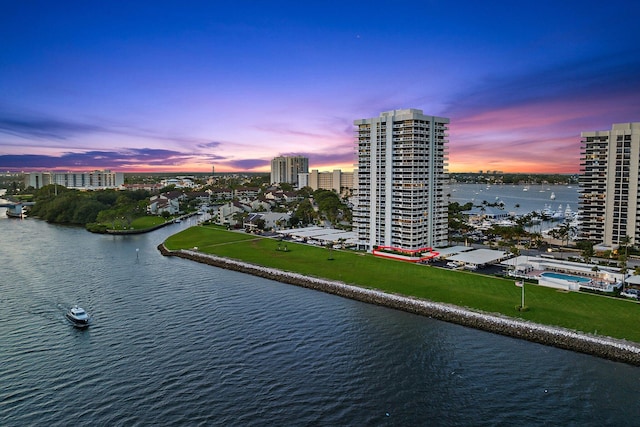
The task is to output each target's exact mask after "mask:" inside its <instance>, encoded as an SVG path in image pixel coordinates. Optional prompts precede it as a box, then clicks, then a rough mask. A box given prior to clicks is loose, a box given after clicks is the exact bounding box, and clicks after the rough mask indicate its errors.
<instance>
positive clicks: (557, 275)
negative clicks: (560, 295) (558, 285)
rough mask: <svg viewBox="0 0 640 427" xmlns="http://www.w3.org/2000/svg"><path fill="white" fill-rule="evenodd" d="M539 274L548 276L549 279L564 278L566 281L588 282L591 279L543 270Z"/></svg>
mask: <svg viewBox="0 0 640 427" xmlns="http://www.w3.org/2000/svg"><path fill="white" fill-rule="evenodd" d="M540 276H542V277H549V278H551V279H561V280H566V281H567V282H580V283H588V282H590V281H591V279H589V278H587V277H580V276H572V275H571V274H562V273H552V272H549V271H545V272H544V273H542V274H541V275H540Z"/></svg>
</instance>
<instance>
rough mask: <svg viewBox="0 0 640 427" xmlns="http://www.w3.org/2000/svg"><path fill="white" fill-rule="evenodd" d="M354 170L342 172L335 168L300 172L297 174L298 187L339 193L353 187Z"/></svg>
mask: <svg viewBox="0 0 640 427" xmlns="http://www.w3.org/2000/svg"><path fill="white" fill-rule="evenodd" d="M354 175H356V173H355V172H342V171H341V170H340V169H335V170H333V171H332V172H319V171H318V169H313V170H311V172H309V173H301V174H299V176H298V189H301V188H303V187H311V189H312V190H314V191H315V190H319V189H322V190H334V191H335V192H336V193H338V194H340V193H341V192H342V191H343V190H352V189H353V177H354Z"/></svg>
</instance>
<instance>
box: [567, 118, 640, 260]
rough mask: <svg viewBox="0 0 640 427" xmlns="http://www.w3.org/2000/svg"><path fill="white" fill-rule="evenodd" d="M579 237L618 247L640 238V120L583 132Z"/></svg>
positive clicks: (606, 245)
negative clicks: (639, 194) (607, 128)
mask: <svg viewBox="0 0 640 427" xmlns="http://www.w3.org/2000/svg"><path fill="white" fill-rule="evenodd" d="M581 136H582V139H581V153H580V157H581V161H580V168H581V175H580V181H579V183H580V214H579V218H580V229H579V236H580V237H581V238H583V239H587V240H591V241H592V242H595V243H596V244H600V245H603V246H604V247H610V248H612V249H615V248H616V247H618V246H619V245H620V244H621V243H622V242H624V239H625V237H626V236H629V237H630V238H631V242H629V243H631V244H635V243H636V242H638V241H639V238H640V211H639V208H640V199H639V198H638V179H639V175H638V172H639V170H640V122H635V123H619V124H614V125H613V126H612V128H611V130H605V131H595V132H582V133H581Z"/></svg>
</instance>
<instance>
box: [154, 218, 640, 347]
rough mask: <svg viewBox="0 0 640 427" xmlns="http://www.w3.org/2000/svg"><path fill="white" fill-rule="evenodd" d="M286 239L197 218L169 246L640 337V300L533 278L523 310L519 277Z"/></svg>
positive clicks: (552, 322) (579, 328)
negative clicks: (537, 281) (549, 285)
mask: <svg viewBox="0 0 640 427" xmlns="http://www.w3.org/2000/svg"><path fill="white" fill-rule="evenodd" d="M282 243H283V242H280V241H278V240H276V239H271V238H265V237H259V236H255V235H249V234H245V233H239V232H233V231H227V230H226V229H223V228H221V227H216V226H197V227H191V228H188V229H186V230H184V231H181V232H180V233H178V234H176V235H173V236H171V237H169V238H168V239H167V240H166V241H165V246H166V247H167V248H168V249H169V250H177V249H194V248H197V250H198V251H200V252H203V253H208V254H215V255H218V256H223V257H228V258H233V259H237V260H242V261H245V262H249V263H253V264H258V265H262V266H267V267H272V268H277V269H281V270H285V271H293V272H297V273H301V274H304V275H309V276H314V277H322V278H327V279H332V280H338V281H341V282H344V283H347V284H351V285H356V286H361V287H365V288H372V289H378V290H381V291H384V292H388V293H394V294H400V295H406V296H414V297H418V298H424V299H427V300H430V301H435V302H443V303H449V304H455V305H457V306H460V307H466V308H469V309H472V310H480V311H483V312H487V313H496V314H502V315H506V316H509V317H514V318H519V319H525V320H530V321H533V322H536V323H540V324H545V325H552V326H560V327H564V328H568V329H571V330H576V331H582V332H587V333H593V334H598V335H605V336H610V337H614V338H622V339H626V340H629V341H635V342H640V330H639V329H638V328H637V327H636V325H637V322H638V320H639V319H640V305H639V304H638V303H634V302H630V301H625V300H619V299H614V298H608V297H602V296H597V295H591V294H584V293H579V292H561V291H558V290H556V289H552V288H546V287H543V286H536V285H530V284H526V285H525V286H526V289H525V294H526V306H527V307H528V309H529V310H528V311H517V310H516V309H515V307H516V306H517V305H519V303H520V301H521V292H522V290H521V288H519V287H516V286H515V285H514V282H513V281H512V280H507V279H503V278H497V277H492V276H485V275H481V274H477V273H470V272H463V271H452V270H448V269H441V268H436V267H431V266H428V265H415V264H412V263H407V262H402V261H394V260H388V259H382V258H378V257H374V256H372V255H370V254H364V253H362V252H354V251H337V250H331V249H327V248H320V247H316V246H311V245H305V244H298V243H294V242H290V241H287V242H286V245H287V250H286V251H283V250H278V248H279V247H280V246H281V245H282Z"/></svg>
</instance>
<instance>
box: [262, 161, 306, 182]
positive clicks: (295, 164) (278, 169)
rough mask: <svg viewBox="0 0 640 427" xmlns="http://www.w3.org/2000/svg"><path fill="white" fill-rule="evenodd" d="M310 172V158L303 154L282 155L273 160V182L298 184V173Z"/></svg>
mask: <svg viewBox="0 0 640 427" xmlns="http://www.w3.org/2000/svg"><path fill="white" fill-rule="evenodd" d="M300 173H309V159H308V158H307V157H302V156H288V157H285V156H280V157H276V158H274V159H273V160H271V183H272V184H280V183H283V182H286V183H289V184H293V185H294V186H297V185H298V174H300Z"/></svg>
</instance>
